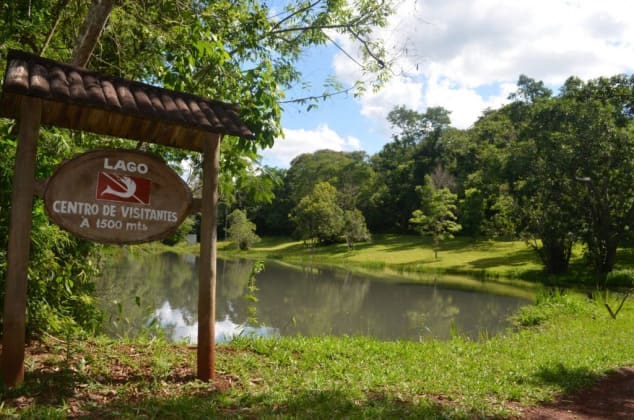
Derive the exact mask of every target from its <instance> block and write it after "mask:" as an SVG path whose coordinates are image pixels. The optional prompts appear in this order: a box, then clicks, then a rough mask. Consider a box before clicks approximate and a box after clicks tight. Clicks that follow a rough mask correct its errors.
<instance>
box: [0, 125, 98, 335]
mask: <svg viewBox="0 0 634 420" xmlns="http://www.w3.org/2000/svg"><path fill="white" fill-rule="evenodd" d="M12 126H13V125H12V124H7V123H6V122H5V123H4V124H0V132H1V134H0V153H2V155H3V156H4V159H3V160H2V162H0V293H1V294H2V296H1V297H2V299H1V300H0V305H2V307H4V292H5V279H6V269H7V266H6V263H7V255H6V250H7V246H8V239H9V219H10V210H11V192H12V190H13V186H12V178H13V166H14V164H15V162H14V161H15V150H16V141H17V140H16V138H15V135H14V134H13V132H12ZM68 144H69V139H68V137H67V136H65V135H64V134H63V133H61V132H58V131H50V132H44V133H42V135H41V136H40V142H39V150H40V154H39V158H38V161H37V168H36V172H37V177H38V178H42V177H45V176H47V175H50V174H51V172H52V171H53V169H54V166H55V164H56V160H55V159H54V158H53V157H52V155H53V154H54V153H55V154H61V155H62V156H68V154H69V153H70V152H71V150H70V148H68ZM32 217H33V222H32V223H33V229H32V231H31V246H30V261H29V271H28V278H29V280H28V281H29V284H28V288H27V293H28V296H27V320H26V322H27V334H28V335H29V336H33V335H36V336H37V335H40V334H41V333H42V332H45V331H49V332H54V333H61V332H67V331H68V330H69V329H81V328H83V329H85V330H86V331H96V330H98V329H99V327H100V323H101V319H102V316H101V313H100V311H99V310H98V309H97V308H96V307H95V304H94V298H93V292H94V283H93V277H94V275H95V274H96V273H97V272H98V267H99V258H98V255H97V254H98V251H99V249H100V247H99V246H97V245H94V244H91V243H88V242H86V241H83V240H80V239H77V238H74V237H73V236H72V235H70V234H69V233H67V232H64V231H62V230H60V229H59V228H57V227H56V226H54V225H51V224H50V223H49V222H48V219H47V216H46V214H45V211H44V204H43V202H42V201H41V200H40V199H38V198H36V199H35V200H34V206H33V214H32Z"/></svg>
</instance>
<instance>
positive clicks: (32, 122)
mask: <svg viewBox="0 0 634 420" xmlns="http://www.w3.org/2000/svg"><path fill="white" fill-rule="evenodd" d="M41 116H42V101H41V100H40V99H35V98H29V97H24V98H23V99H22V103H21V104H20V117H19V118H20V132H19V134H18V145H17V153H16V157H15V173H14V175H13V192H12V196H11V221H10V224H9V244H8V249H7V276H6V283H5V296H4V315H3V329H4V331H3V335H2V356H1V358H2V360H1V362H0V367H1V369H2V380H3V382H4V385H5V386H8V387H14V386H16V385H18V384H20V383H22V382H23V381H24V342H25V339H26V323H25V321H26V288H27V274H28V264H29V248H30V244H31V222H32V215H31V214H32V211H33V193H34V191H35V163H36V152H37V137H38V134H39V130H40V120H41Z"/></svg>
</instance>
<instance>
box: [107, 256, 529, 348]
mask: <svg viewBox="0 0 634 420" xmlns="http://www.w3.org/2000/svg"><path fill="white" fill-rule="evenodd" d="M252 267H253V262H252V261H246V260H241V261H225V260H218V280H217V289H216V293H217V296H216V321H217V324H216V335H217V340H218V341H224V340H227V339H229V338H230V337H231V336H232V335H234V334H257V335H264V336H294V335H304V336H319V335H367V336H373V337H376V338H378V339H381V340H397V339H405V340H419V339H422V338H429V337H435V338H441V339H443V338H448V337H450V336H451V334H452V331H453V332H454V333H455V332H458V333H460V334H462V335H467V336H470V337H472V338H477V337H478V336H479V335H480V334H483V333H486V334H489V335H492V334H495V333H496V332H498V331H500V330H501V329H504V328H505V327H507V326H508V322H507V319H508V317H509V316H510V315H511V314H513V313H514V312H515V311H517V309H518V308H519V307H520V306H522V305H525V304H528V303H530V302H531V297H532V293H533V292H532V291H530V290H527V289H519V288H513V287H509V286H496V285H495V284H491V283H482V282H479V281H476V280H473V279H469V278H463V277H451V278H448V279H446V280H445V279H443V280H438V279H433V278H428V279H426V280H427V282H428V283H430V284H413V283H412V282H411V281H412V280H411V279H407V278H404V277H403V278H399V277H395V275H394V274H388V273H386V274H384V275H383V274H381V275H379V276H376V275H373V276H364V275H359V274H351V273H348V272H345V271H339V270H334V269H330V268H315V267H312V268H310V267H305V268H299V269H298V268H289V267H285V266H282V265H280V264H277V263H275V262H267V263H266V268H265V270H264V271H263V272H261V273H260V274H258V276H257V278H256V282H255V284H256V286H257V289H258V290H257V291H255V293H254V295H255V298H256V299H249V298H248V297H247V295H248V289H249V288H248V286H249V285H248V282H249V275H250V273H251V269H252ZM386 277H390V278H389V280H386V279H385V278H386ZM419 280H420V279H419ZM98 288H99V294H100V296H101V305H102V307H103V308H104V309H105V310H106V311H107V312H108V313H109V315H110V320H109V322H108V327H107V328H108V330H109V331H108V332H109V333H111V334H113V335H135V334H137V333H138V332H139V331H141V330H142V329H143V328H147V326H148V325H149V324H150V323H151V322H152V320H153V319H156V321H155V322H154V325H155V326H156V325H160V327H161V328H163V329H164V330H165V331H166V332H167V334H168V336H170V337H171V338H172V339H174V340H182V339H185V340H188V341H189V342H191V343H195V342H196V336H197V328H198V327H197V303H198V260H197V258H195V257H193V256H182V255H176V254H171V253H166V254H162V255H158V256H156V255H149V256H147V255H140V256H139V255H136V256H132V255H122V256H120V257H117V258H115V259H113V260H111V261H110V262H109V266H108V267H106V269H105V270H104V273H103V276H102V278H101V279H100V281H99V283H98ZM249 314H254V315H255V318H256V319H257V324H256V325H247V319H248V316H249Z"/></svg>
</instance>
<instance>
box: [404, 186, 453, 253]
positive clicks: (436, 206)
mask: <svg viewBox="0 0 634 420" xmlns="http://www.w3.org/2000/svg"><path fill="white" fill-rule="evenodd" d="M416 190H417V192H418V193H419V194H420V197H421V207H422V208H421V209H417V210H414V212H412V217H411V218H410V219H409V221H410V223H411V224H412V225H414V228H415V229H416V230H417V231H418V232H419V233H420V234H421V235H431V237H432V240H433V249H434V257H435V258H436V259H438V250H439V249H440V243H441V242H442V241H444V240H445V239H450V238H453V234H454V233H456V232H459V231H460V229H462V226H460V224H459V223H457V222H456V220H457V219H458V218H457V216H456V210H457V208H456V204H455V203H456V199H457V196H456V195H455V194H453V193H452V192H451V191H449V189H448V188H439V189H437V188H436V187H435V186H434V184H433V182H432V180H431V177H430V176H426V177H425V185H422V186H418V187H417V188H416Z"/></svg>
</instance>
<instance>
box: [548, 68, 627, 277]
mask: <svg viewBox="0 0 634 420" xmlns="http://www.w3.org/2000/svg"><path fill="white" fill-rule="evenodd" d="M633 97H634V77H632V76H629V77H628V76H624V75H618V76H613V77H610V78H604V77H602V78H599V79H596V80H591V81H588V82H587V83H583V82H581V81H579V80H578V79H574V78H572V79H569V81H568V82H567V83H566V84H565V85H564V88H563V89H562V94H561V99H560V101H559V103H558V104H557V110H558V111H559V112H558V113H557V116H558V119H559V121H557V124H555V126H554V127H552V129H551V131H552V132H553V133H554V134H557V136H558V137H557V140H558V141H560V142H562V143H564V144H565V147H566V148H567V149H568V150H570V151H571V153H573V157H572V159H571V168H570V171H569V172H568V177H570V178H572V179H573V181H572V182H574V183H575V188H576V189H578V197H579V198H578V199H577V201H576V202H577V203H584V205H583V206H582V207H581V208H580V209H579V211H578V213H577V214H578V217H579V218H580V219H581V221H582V224H583V230H582V232H581V236H582V238H583V241H584V242H585V244H586V246H587V253H586V256H587V258H588V261H589V262H590V265H591V267H592V268H593V269H594V270H595V271H596V272H598V273H600V274H607V273H608V272H610V271H611V270H612V269H613V267H614V263H615V260H616V252H617V248H618V247H619V245H621V244H622V243H623V242H624V241H625V240H626V239H627V238H628V236H629V235H630V228H631V225H632V221H633V220H634V104H633V103H632V98H633Z"/></svg>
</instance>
